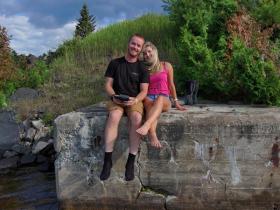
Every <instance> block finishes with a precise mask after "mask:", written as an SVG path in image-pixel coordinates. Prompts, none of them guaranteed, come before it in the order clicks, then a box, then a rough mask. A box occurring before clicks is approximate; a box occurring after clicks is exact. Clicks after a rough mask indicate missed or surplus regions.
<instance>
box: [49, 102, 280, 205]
mask: <svg viewBox="0 0 280 210" xmlns="http://www.w3.org/2000/svg"><path fill="white" fill-rule="evenodd" d="M187 108H188V110H187V111H186V112H180V111H177V110H174V109H172V110H171V111H170V112H168V113H164V114H162V115H161V118H160V120H159V124H158V130H157V132H158V136H159V139H160V141H161V143H162V145H163V148H162V149H160V150H159V149H155V148H153V147H152V146H151V145H150V143H149V140H148V139H147V138H144V139H143V141H142V142H141V147H140V151H139V154H138V156H137V161H136V163H135V175H136V176H135V179H134V180H133V181H130V182H126V181H125V180H124V171H125V163H126V159H127V155H128V133H127V122H126V120H127V119H126V117H123V119H122V120H121V123H120V127H119V135H118V139H117V141H116V145H115V149H114V152H113V168H112V171H111V176H110V178H109V179H108V180H106V181H100V179H99V174H100V172H101V169H102V164H103V155H104V127H105V122H106V118H107V112H106V110H105V109H104V108H103V107H89V108H88V109H83V110H81V111H80V112H72V113H68V114H65V115H61V116H59V117H58V118H57V119H56V120H55V140H54V146H55V149H56V151H57V153H58V155H57V159H56V162H55V169H56V181H57V195H58V199H59V201H60V203H61V208H62V209H67V208H74V209H75V208H80V209H83V208H84V209H88V208H90V209H95V208H96V209H110V208H111V209H112V208H113V209H124V208H125V209H166V210H173V209H176V210H177V209H183V210H188V209H190V210H193V209H207V210H209V209H224V210H227V209H242V208H243V209H244V208H247V209H258V208H264V209H272V208H273V206H275V205H278V204H279V203H280V193H279V187H280V173H279V172H280V171H279V151H280V149H279V148H280V147H279V146H280V142H279V141H280V140H279V137H280V109H279V108H258V107H249V106H237V105H235V106H229V105H224V106H223V105H203V106H199V105H197V106H191V107H187Z"/></svg>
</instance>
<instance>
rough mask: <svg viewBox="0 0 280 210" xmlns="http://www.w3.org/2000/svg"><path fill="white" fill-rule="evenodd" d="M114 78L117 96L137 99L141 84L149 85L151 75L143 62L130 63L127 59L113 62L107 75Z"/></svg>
mask: <svg viewBox="0 0 280 210" xmlns="http://www.w3.org/2000/svg"><path fill="white" fill-rule="evenodd" d="M105 77H112V78H113V79H114V81H113V89H114V91H115V93H116V94H125V95H129V96H131V97H136V96H137V95H138V93H139V92H140V83H149V73H148V71H147V70H145V67H144V65H143V63H142V62H140V61H137V62H135V63H129V62H128V61H127V60H126V59H125V57H121V58H117V59H114V60H112V61H111V62H110V63H109V65H108V68H107V70H106V73H105Z"/></svg>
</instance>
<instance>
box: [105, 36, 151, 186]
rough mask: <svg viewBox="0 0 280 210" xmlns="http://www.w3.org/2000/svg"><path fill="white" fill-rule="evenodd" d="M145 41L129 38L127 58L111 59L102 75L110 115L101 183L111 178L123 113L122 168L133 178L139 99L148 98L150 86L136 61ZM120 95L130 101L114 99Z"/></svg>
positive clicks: (145, 73)
mask: <svg viewBox="0 0 280 210" xmlns="http://www.w3.org/2000/svg"><path fill="white" fill-rule="evenodd" d="M144 42H145V40H144V38H143V37H142V36H141V35H139V34H134V35H133V36H131V38H130V39H129V42H128V47H127V52H126V55H125V56H124V57H121V58H117V59H114V60H112V61H111V62H110V64H109V66H108V68H107V71H106V73H105V77H106V82H105V90H106V93H107V94H108V96H109V97H110V98H111V101H110V102H109V103H108V110H109V116H108V119H107V123H106V127H105V135H104V138H105V156H104V163H103V169H102V172H101V174H100V179H101V180H106V179H108V178H109V176H110V172H111V168H112V152H113V149H114V143H115V141H116V139H117V136H118V126H119V122H120V119H121V117H122V115H123V114H124V113H126V114H127V116H128V120H129V122H128V123H129V155H128V159H127V162H126V166H125V180H126V181H131V180H133V179H134V160H135V156H136V154H137V152H138V147H139V144H140V135H139V134H138V133H137V132H136V129H138V128H139V127H140V126H141V122H142V115H143V103H142V100H143V99H144V98H145V96H146V95H147V91H148V83H149V75H148V72H147V71H146V70H145V68H144V66H143V64H142V63H141V62H140V61H139V60H138V56H139V54H140V52H141V49H142V46H143V44H144ZM119 94H124V95H128V96H129V100H128V101H121V100H118V99H117V98H116V97H114V96H115V95H119Z"/></svg>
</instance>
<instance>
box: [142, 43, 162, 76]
mask: <svg viewBox="0 0 280 210" xmlns="http://www.w3.org/2000/svg"><path fill="white" fill-rule="evenodd" d="M147 47H150V48H152V51H153V53H152V57H151V59H150V60H145V59H144V55H143V54H144V50H145V49H146V48H147ZM140 60H143V62H144V64H145V65H146V66H147V69H148V70H149V72H150V73H154V72H158V71H160V70H161V64H160V61H159V57H158V50H157V48H156V46H155V45H154V44H153V43H152V42H145V44H144V45H143V48H142V52H141V54H140Z"/></svg>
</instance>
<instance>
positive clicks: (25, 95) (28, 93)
mask: <svg viewBox="0 0 280 210" xmlns="http://www.w3.org/2000/svg"><path fill="white" fill-rule="evenodd" d="M38 97H39V93H38V91H37V90H34V89H32V88H25V87H22V88H19V89H17V90H16V91H15V92H14V94H13V95H12V96H11V97H10V100H11V101H12V102H16V101H21V100H33V99H36V98H38Z"/></svg>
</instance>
